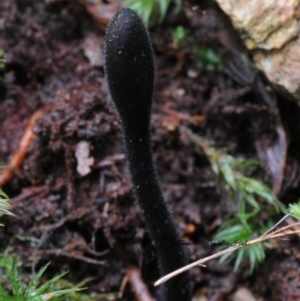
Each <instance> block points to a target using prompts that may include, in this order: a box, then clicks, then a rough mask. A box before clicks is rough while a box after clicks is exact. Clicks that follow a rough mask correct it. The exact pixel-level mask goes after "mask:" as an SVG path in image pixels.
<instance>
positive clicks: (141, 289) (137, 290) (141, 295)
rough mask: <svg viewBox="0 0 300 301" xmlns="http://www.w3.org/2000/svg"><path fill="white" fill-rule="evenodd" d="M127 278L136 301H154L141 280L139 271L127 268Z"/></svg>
mask: <svg viewBox="0 0 300 301" xmlns="http://www.w3.org/2000/svg"><path fill="white" fill-rule="evenodd" d="M127 277H128V280H129V283H130V285H131V287H132V289H133V292H134V295H135V297H136V299H137V300H138V301H154V299H153V297H152V296H151V294H150V292H149V290H148V288H147V286H146V285H145V283H144V281H143V279H142V276H141V272H140V270H138V269H137V268H134V267H132V268H128V269H127Z"/></svg>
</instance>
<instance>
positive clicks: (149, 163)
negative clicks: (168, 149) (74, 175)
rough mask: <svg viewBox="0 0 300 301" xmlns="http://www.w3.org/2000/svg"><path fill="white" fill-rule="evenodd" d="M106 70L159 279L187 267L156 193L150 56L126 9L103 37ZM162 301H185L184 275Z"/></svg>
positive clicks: (167, 287) (138, 26) (170, 220)
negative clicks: (152, 245)
mask: <svg viewBox="0 0 300 301" xmlns="http://www.w3.org/2000/svg"><path fill="white" fill-rule="evenodd" d="M105 42H106V50H105V69H106V76H107V80H108V85H109V90H110V93H111V96H112V99H113V101H114V103H115V106H116V108H117V110H118V113H119V116H120V119H121V123H122V128H123V134H124V145H125V151H126V156H127V160H128V163H129V169H130V173H131V178H132V182H133V185H134V190H135V193H136V196H137V198H138V201H139V203H140V205H141V207H142V210H143V212H144V215H145V219H146V223H147V226H148V229H149V232H150V234H151V237H152V239H153V243H154V245H155V247H156V250H157V254H158V259H159V263H160V266H161V274H162V275H165V274H167V273H169V272H171V271H174V270H175V269H178V268H180V267H182V266H184V265H186V264H187V263H188V260H187V256H186V250H185V249H184V247H183V246H182V245H180V244H174V243H173V242H175V241H179V240H180V236H179V234H178V231H177V228H176V226H175V224H174V221H173V218H172V217H171V215H170V213H169V212H168V209H167V207H166V204H165V202H164V198H163V195H162V191H161V188H160V184H159V180H158V176H157V172H156V168H155V166H154V163H153V157H152V150H151V138H150V114H151V105H152V99H153V91H154V73H155V72H154V57H153V50H152V46H151V42H150V38H149V35H148V32H147V30H146V28H145V26H144V24H143V22H142V20H141V18H140V17H139V16H138V15H137V14H136V13H135V12H133V11H132V10H130V9H123V10H121V11H119V12H118V13H117V14H116V15H115V17H114V18H113V20H112V21H111V23H110V25H109V27H108V30H107V34H106V40H105ZM164 289H165V296H162V297H161V298H162V299H163V300H167V301H189V300H190V298H191V297H190V285H189V275H188V274H181V275H180V276H177V277H176V278H174V279H172V280H170V281H168V282H167V284H166V285H165V288H164Z"/></svg>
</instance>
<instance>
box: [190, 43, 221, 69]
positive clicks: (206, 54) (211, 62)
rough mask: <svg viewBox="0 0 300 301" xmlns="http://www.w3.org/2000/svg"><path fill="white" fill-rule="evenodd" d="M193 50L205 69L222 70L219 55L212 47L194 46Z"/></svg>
mask: <svg viewBox="0 0 300 301" xmlns="http://www.w3.org/2000/svg"><path fill="white" fill-rule="evenodd" d="M193 52H194V54H195V56H196V57H197V58H198V59H199V60H200V61H201V62H202V64H203V65H204V66H205V68H206V69H207V70H210V71H221V70H222V62H221V56H220V55H219V54H218V53H217V52H216V51H215V50H213V49H212V48H209V47H199V46H194V49H193Z"/></svg>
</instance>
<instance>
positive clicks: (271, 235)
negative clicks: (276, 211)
mask: <svg viewBox="0 0 300 301" xmlns="http://www.w3.org/2000/svg"><path fill="white" fill-rule="evenodd" d="M291 214H292V212H289V213H288V214H286V215H285V216H284V217H283V218H282V219H281V220H280V221H279V222H278V223H276V225H275V226H273V227H272V228H271V229H270V230H268V231H267V232H266V233H264V234H263V235H261V236H260V237H258V238H255V239H253V240H251V241H248V242H247V243H245V244H241V245H237V246H233V247H229V248H227V249H225V250H222V251H220V252H218V253H215V254H213V255H211V256H208V257H205V258H202V259H199V260H197V261H195V262H193V263H191V264H189V265H186V266H184V267H182V268H180V269H178V270H176V271H174V272H172V273H170V274H167V275H166V276H164V277H162V278H160V279H159V280H158V281H156V282H155V283H154V286H158V285H161V284H162V283H164V282H166V281H168V280H170V279H171V278H173V277H175V276H177V275H178V274H181V273H183V272H185V271H187V270H189V269H191V268H193V267H196V266H199V265H203V264H204V263H205V262H207V261H210V260H212V259H215V258H218V257H220V256H222V255H225V254H228V253H231V252H234V251H236V250H238V249H240V248H244V247H247V246H250V245H253V244H257V243H261V242H263V241H265V240H269V239H273V238H280V237H285V236H287V235H293V234H300V230H290V228H294V227H295V226H296V225H300V222H297V223H293V224H291V225H288V226H284V227H282V228H280V229H278V230H275V231H273V232H271V231H272V230H273V229H274V228H275V227H276V226H278V225H279V224H281V223H282V222H283V221H284V220H285V219H286V218H288V217H289V216H290V215H291Z"/></svg>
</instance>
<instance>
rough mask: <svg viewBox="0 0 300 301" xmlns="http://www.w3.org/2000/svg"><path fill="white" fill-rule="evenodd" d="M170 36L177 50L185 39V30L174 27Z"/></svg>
mask: <svg viewBox="0 0 300 301" xmlns="http://www.w3.org/2000/svg"><path fill="white" fill-rule="evenodd" d="M172 35H173V44H174V45H175V46H176V47H178V48H179V47H181V45H182V42H183V41H184V39H185V37H186V32H185V28H184V27H182V26H177V27H175V28H174V29H173V32H172Z"/></svg>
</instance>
